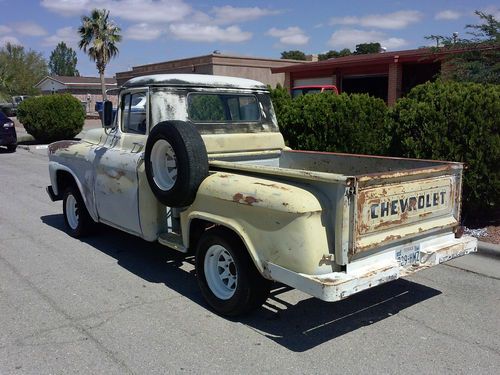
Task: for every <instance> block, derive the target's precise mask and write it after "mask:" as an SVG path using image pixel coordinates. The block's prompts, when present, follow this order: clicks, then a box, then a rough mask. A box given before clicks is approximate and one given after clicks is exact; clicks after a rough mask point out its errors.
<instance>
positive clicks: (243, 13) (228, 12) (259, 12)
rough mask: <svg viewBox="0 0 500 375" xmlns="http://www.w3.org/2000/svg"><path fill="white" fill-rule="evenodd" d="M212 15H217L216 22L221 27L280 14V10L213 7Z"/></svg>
mask: <svg viewBox="0 0 500 375" xmlns="http://www.w3.org/2000/svg"><path fill="white" fill-rule="evenodd" d="M212 13H213V14H214V15H215V20H214V22H215V23H216V24H219V25H229V24H234V23H239V22H246V21H252V20H256V19H258V18H261V17H265V16H272V15H276V14H280V13H281V11H279V10H272V9H265V8H259V7H253V8H236V7H233V6H231V5H225V6H222V7H213V8H212Z"/></svg>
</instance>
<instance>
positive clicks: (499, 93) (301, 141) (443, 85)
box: [271, 81, 500, 223]
mask: <svg viewBox="0 0 500 375" xmlns="http://www.w3.org/2000/svg"><path fill="white" fill-rule="evenodd" d="M271 95H272V97H273V102H274V105H275V110H276V115H277V118H278V123H279V126H280V129H281V131H282V133H283V135H284V137H285V141H286V142H287V144H288V145H289V146H290V147H292V148H294V149H308V150H318V151H337V152H347V153H364V154H378V155H391V156H399V157H412V158H422V159H434V160H450V161H458V162H463V163H465V171H464V179H463V182H464V183H463V208H464V215H465V217H466V219H467V221H468V222H469V223H471V222H473V221H483V223H484V219H485V218H486V219H488V218H489V219H493V220H497V221H498V220H500V208H499V206H500V135H499V128H500V86H499V85H482V84H474V83H457V82H440V81H438V82H434V83H426V84H423V85H419V86H417V87H415V88H413V89H412V90H411V91H410V93H409V94H408V95H407V96H406V97H405V98H402V99H400V100H398V102H397V103H396V105H395V106H394V107H393V108H391V109H387V107H386V105H385V104H384V102H382V101H381V100H379V99H375V98H372V97H369V96H367V95H356V94H353V95H346V94H342V95H331V94H315V95H306V96H302V97H299V98H297V99H292V98H291V97H290V95H289V94H288V93H287V91H286V90H285V89H282V88H277V89H275V90H272V91H271Z"/></svg>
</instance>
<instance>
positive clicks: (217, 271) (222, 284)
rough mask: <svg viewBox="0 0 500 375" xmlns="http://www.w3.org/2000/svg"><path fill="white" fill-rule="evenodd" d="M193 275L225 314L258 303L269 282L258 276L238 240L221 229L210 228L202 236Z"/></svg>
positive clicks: (263, 295) (229, 232)
mask: <svg viewBox="0 0 500 375" xmlns="http://www.w3.org/2000/svg"><path fill="white" fill-rule="evenodd" d="M196 276H197V278H198V285H199V286H200V289H201V293H202V294H203V297H204V298H205V300H206V301H207V302H208V304H209V305H210V306H211V307H212V308H213V309H214V310H215V311H216V312H217V313H219V314H221V315H226V316H236V315H241V314H243V313H245V312H247V311H250V310H252V309H255V308H257V307H259V306H261V305H262V304H263V303H264V301H265V300H266V299H267V296H268V295H269V290H270V285H271V282H270V281H269V280H266V279H264V278H263V277H262V276H261V275H260V273H259V271H258V270H257V269H256V267H255V265H254V264H253V262H252V260H251V259H250V256H249V255H248V252H247V250H246V248H245V246H244V245H243V243H242V242H241V240H240V239H239V238H238V237H237V236H236V235H235V234H234V233H232V232H231V231H229V230H226V229H224V228H214V229H210V230H208V231H207V232H205V233H204V234H203V236H202V237H201V239H200V241H199V243H198V248H197V251H196Z"/></svg>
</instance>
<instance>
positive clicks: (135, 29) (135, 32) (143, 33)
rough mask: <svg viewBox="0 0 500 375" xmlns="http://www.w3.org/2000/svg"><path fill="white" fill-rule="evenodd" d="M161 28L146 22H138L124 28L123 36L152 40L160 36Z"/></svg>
mask: <svg viewBox="0 0 500 375" xmlns="http://www.w3.org/2000/svg"><path fill="white" fill-rule="evenodd" d="M162 33H163V30H162V29H160V28H158V27H155V26H153V25H150V24H147V23H138V24H135V25H132V26H130V27H129V28H128V29H127V30H125V36H124V37H125V38H126V39H132V40H154V39H157V38H158V37H160V35H161V34H162Z"/></svg>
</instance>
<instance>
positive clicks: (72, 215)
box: [63, 186, 95, 238]
mask: <svg viewBox="0 0 500 375" xmlns="http://www.w3.org/2000/svg"><path fill="white" fill-rule="evenodd" d="M63 214H64V222H65V224H66V228H67V229H68V233H69V234H70V235H71V236H72V237H75V238H80V237H84V236H86V235H88V234H89V233H90V232H91V230H92V229H93V227H94V224H95V223H94V220H93V219H92V218H91V217H90V214H89V213H88V211H87V207H85V203H84V202H83V199H82V196H81V195H80V191H79V190H78V188H76V187H74V186H72V187H69V188H68V189H67V190H66V191H65V193H64V196H63Z"/></svg>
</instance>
